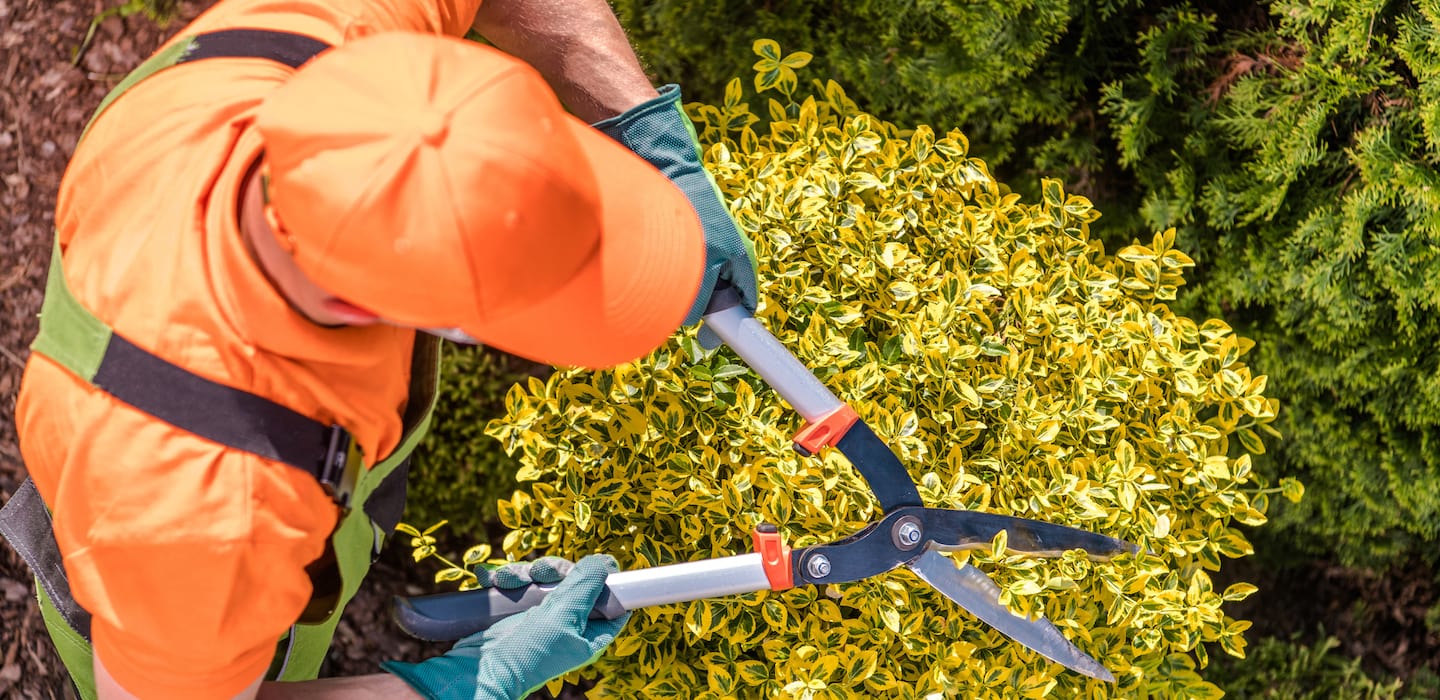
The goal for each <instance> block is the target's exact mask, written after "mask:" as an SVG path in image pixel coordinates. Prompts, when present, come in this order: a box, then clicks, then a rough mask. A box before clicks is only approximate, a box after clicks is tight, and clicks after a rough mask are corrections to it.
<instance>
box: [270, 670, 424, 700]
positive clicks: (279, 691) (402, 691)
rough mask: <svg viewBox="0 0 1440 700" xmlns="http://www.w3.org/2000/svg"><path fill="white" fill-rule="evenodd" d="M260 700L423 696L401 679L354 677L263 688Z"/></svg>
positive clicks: (407, 699)
mask: <svg viewBox="0 0 1440 700" xmlns="http://www.w3.org/2000/svg"><path fill="white" fill-rule="evenodd" d="M255 697H256V698H258V700H289V698H305V699H306V700H330V699H332V698H333V699H334V700H341V699H342V698H343V699H344V700H370V699H371V698H374V700H394V699H396V698H403V699H405V700H411V699H412V698H413V699H414V700H419V698H420V696H419V695H418V694H417V693H416V692H415V691H414V690H413V689H411V688H410V686H409V685H407V684H406V683H405V681H402V680H400V678H399V677H398V676H393V675H391V674H389V673H376V674H373V675H369V676H351V677H348V678H321V679H320V680H314V681H303V682H300V683H273V682H266V683H261V684H260V693H259V694H258V695H256V696H255Z"/></svg>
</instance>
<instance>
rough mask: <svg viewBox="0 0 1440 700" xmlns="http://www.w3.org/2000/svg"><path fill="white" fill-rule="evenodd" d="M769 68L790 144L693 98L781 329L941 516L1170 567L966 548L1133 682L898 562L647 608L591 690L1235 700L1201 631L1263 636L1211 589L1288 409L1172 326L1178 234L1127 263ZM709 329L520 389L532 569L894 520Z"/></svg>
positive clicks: (1063, 213)
mask: <svg viewBox="0 0 1440 700" xmlns="http://www.w3.org/2000/svg"><path fill="white" fill-rule="evenodd" d="M756 48H757V53H760V54H761V55H762V59H761V61H760V63H758V64H757V66H756V68H757V72H758V73H759V74H760V76H761V80H760V83H761V85H760V87H761V88H762V89H767V90H768V89H771V88H777V89H778V90H779V92H780V93H781V94H780V99H779V100H772V101H770V103H769V106H768V112H769V113H770V117H771V120H770V122H769V124H768V126H767V127H765V128H764V129H762V130H761V131H760V132H758V133H757V132H756V131H754V130H753V129H752V127H751V126H749V125H750V124H753V123H755V116H754V115H752V114H750V109H749V107H748V106H747V105H746V103H745V102H744V95H743V91H742V89H741V85H740V82H739V81H738V80H736V81H733V82H731V83H730V85H729V87H728V89H727V91H726V97H725V99H724V101H723V102H722V103H721V104H717V105H714V106H700V105H691V106H690V108H691V109H692V114H693V115H694V117H695V118H696V121H697V126H698V127H699V128H700V133H701V134H702V140H703V141H705V142H706V143H707V144H710V146H709V148H708V149H707V152H706V157H707V164H708V165H709V167H711V168H712V170H713V172H714V173H715V174H716V179H717V181H718V182H719V184H720V186H721V187H722V188H723V189H724V191H725V192H726V195H727V197H728V198H729V200H730V202H731V205H732V210H733V211H734V213H735V215H736V217H737V220H738V221H739V222H740V223H741V225H742V226H743V227H744V228H745V229H746V230H747V231H749V232H750V233H751V235H752V236H753V237H754V238H755V239H756V243H757V244H758V246H759V248H760V250H761V256H760V259H761V261H762V280H763V282H762V285H763V286H762V292H763V296H764V297H765V300H766V301H765V303H763V304H762V306H761V308H760V310H759V317H760V318H761V319H762V321H763V322H764V323H765V324H766V325H767V327H769V328H770V329H771V331H772V332H774V333H775V334H776V335H777V336H778V337H779V338H780V339H781V341H782V342H784V343H785V344H786V345H787V346H788V347H790V348H792V349H793V350H794V351H795V352H796V353H797V355H798V356H799V357H800V358H801V359H802V361H804V362H805V363H806V364H807V365H808V366H811V367H814V368H816V371H817V373H818V374H819V376H820V377H821V378H822V380H823V381H825V382H826V384H827V385H828V386H830V387H831V388H832V389H833V390H835V391H836V393H837V395H839V396H840V397H841V398H842V399H843V400H846V401H847V402H850V403H851V405H853V406H854V407H855V408H856V409H857V411H859V412H860V414H861V415H862V416H863V417H864V418H865V419H866V421H867V422H868V423H869V424H870V425H872V426H873V427H874V428H875V429H876V432H877V433H878V434H879V435H880V436H881V437H882V438H883V439H885V440H886V441H887V442H889V443H890V444H891V445H893V446H894V447H895V448H896V449H897V451H898V452H899V454H900V455H901V457H902V459H903V460H904V462H905V463H906V465H907V468H908V469H909V470H910V472H911V475H912V476H913V477H914V478H915V479H916V481H917V483H919V484H920V492H921V495H922V496H923V498H924V500H925V502H926V504H927V505H930V506H935V507H949V508H963V509H975V510H984V511H989V512H995V513H1006V514H1014V515H1020V516H1024V517H1033V518H1039V519H1044V520H1049V521H1052V522H1058V523H1065V524H1071V525H1075V526H1079V527H1085V528H1087V529H1093V530H1097V531H1101V532H1105V533H1107V534H1110V535H1113V536H1117V537H1122V538H1125V539H1128V540H1130V541H1133V542H1136V543H1138V544H1140V545H1142V546H1143V547H1145V548H1147V550H1148V551H1151V552H1154V554H1153V555H1148V554H1147V555H1141V556H1138V557H1124V558H1121V559H1119V560H1116V561H1113V562H1108V563H1101V564H1096V563H1092V562H1089V561H1088V560H1086V559H1085V558H1084V557H1083V556H1076V553H1071V554H1069V555H1066V556H1064V557H1060V558H1058V559H1054V560H1036V559H1027V558H1023V557H1018V556H1013V555H1009V554H1006V553H1005V552H1004V551H1003V546H1002V547H997V548H994V549H991V550H985V551H980V552H971V553H968V554H960V555H957V558H958V559H961V560H966V559H968V560H969V561H970V562H972V563H974V564H976V565H977V566H980V567H981V568H982V569H984V570H986V571H987V572H989V573H990V574H991V576H992V577H993V578H995V580H996V581H997V583H998V584H999V585H1000V586H1001V587H1002V589H1003V590H1004V599H1005V600H1006V601H1007V604H1008V605H1010V606H1011V607H1012V608H1013V609H1016V610H1017V611H1020V612H1025V613H1029V612H1035V611H1042V610H1043V611H1044V613H1045V614H1046V616H1047V617H1049V618H1050V619H1052V620H1054V621H1055V622H1056V624H1057V625H1058V626H1059V627H1060V628H1061V629H1062V630H1063V631H1064V632H1065V633H1066V634H1067V635H1068V636H1070V637H1071V638H1073V639H1074V640H1075V641H1076V642H1077V644H1079V645H1080V646H1081V647H1082V648H1083V649H1085V650H1086V651H1088V652H1089V653H1091V654H1092V655H1094V656H1096V657H1097V658H1100V659H1104V660H1105V661H1106V663H1107V664H1108V665H1109V666H1110V668H1111V669H1112V670H1113V671H1114V672H1115V675H1116V676H1117V678H1118V679H1119V684H1118V686H1115V687H1110V686H1108V685H1105V684H1103V683H1100V682H1098V681H1092V680H1090V679H1088V678H1085V677H1083V676H1079V675H1077V674H1073V673H1068V672H1064V671H1063V669H1061V668H1060V667H1059V666H1057V665H1054V664H1051V663H1049V662H1047V661H1045V660H1044V659H1042V658H1041V657H1039V656H1037V655H1035V654H1033V653H1031V652H1029V651H1028V650H1025V649H1024V648H1022V647H1020V646H1018V645H1016V644H1014V643H1012V642H1010V641H1009V640H1007V639H1005V638H1004V637H1002V636H1001V635H1000V634H999V633H998V632H996V631H994V630H993V629H990V628H989V627H987V626H985V625H983V624H981V623H978V622H977V621H975V620H974V619H973V618H970V617H968V616H966V615H963V614H961V613H960V612H959V611H958V610H956V609H955V608H954V607H953V605H952V604H951V603H949V602H948V601H947V600H945V599H944V598H943V597H941V596H940V595H938V594H937V593H935V592H934V591H933V590H931V589H929V588H928V587H927V586H924V585H920V584H917V581H916V580H915V579H914V578H912V577H910V575H909V574H907V573H904V572H900V573H893V574H888V575H885V576H881V577H878V578H875V579H873V580H868V581H863V582H858V583H853V584H846V585H838V586H830V587H826V588H823V589H817V588H810V587H805V588H800V589H796V590H791V591H787V592H783V593H770V592H760V593H754V594H748V595H744V596H735V597H731V598H726V599H720V600H708V601H697V602H694V603H690V604H683V605H670V606H662V607H656V608H650V609H646V610H643V611H640V612H638V613H637V614H636V616H635V619H634V620H633V621H632V623H631V624H630V625H629V627H628V628H627V632H626V633H625V634H624V635H623V636H622V638H621V639H619V640H617V642H616V644H615V646H614V647H613V648H612V651H611V653H610V655H609V656H607V657H606V658H605V659H602V660H601V661H600V662H599V664H598V665H597V666H596V667H594V671H593V672H594V673H597V674H598V675H599V682H598V685H597V686H596V688H595V690H594V691H592V695H594V696H597V697H638V696H642V695H643V696H646V697H685V698H692V697H702V698H707V697H709V698H713V697H767V696H768V697H797V698H799V697H805V698H809V697H817V698H818V697H833V698H846V697H896V698H911V697H921V696H925V695H927V694H929V693H944V694H947V695H958V696H964V697H1016V696H1026V697H1038V696H1040V695H1044V694H1047V693H1049V694H1053V695H1055V696H1060V697H1071V696H1076V695H1084V696H1088V697H1100V696H1109V695H1112V694H1113V695H1119V696H1125V697H1166V698H1171V697H1218V695H1219V690H1218V689H1217V688H1216V687H1215V686H1213V685H1211V684H1209V683H1206V682H1205V681H1203V680H1201V678H1200V677H1199V675H1198V672H1197V668H1200V667H1203V666H1204V665H1206V664H1207V663H1208V657H1207V655H1206V651H1205V647H1204V646H1203V645H1202V642H1217V643H1218V644H1219V645H1220V646H1221V648H1223V649H1224V650H1226V651H1227V652H1229V653H1232V654H1243V650H1244V644H1245V641H1244V638H1243V631H1244V630H1245V629H1246V628H1247V627H1248V626H1249V623H1247V622H1243V621H1237V620H1233V619H1230V618H1229V617H1228V616H1226V615H1225V614H1224V612H1223V611H1222V609H1221V606H1222V604H1223V602H1224V601H1226V600H1238V599H1241V598H1244V597H1245V596H1247V595H1248V594H1249V593H1250V592H1251V591H1253V590H1254V587H1253V586H1249V585H1247V584H1236V585H1233V586H1231V587H1230V588H1229V589H1227V590H1225V591H1217V590H1215V589H1214V588H1213V587H1212V584H1211V577H1210V572H1213V571H1216V570H1218V568H1219V567H1220V566H1221V563H1222V561H1223V560H1224V559H1225V558H1234V557H1240V556H1245V555H1247V554H1249V553H1250V552H1251V547H1250V545H1249V543H1248V542H1247V541H1246V539H1245V537H1244V536H1243V535H1241V534H1240V533H1239V532H1238V531H1237V530H1236V529H1235V527H1234V526H1235V525H1237V524H1240V523H1244V524H1250V525H1258V524H1260V523H1263V522H1264V520H1265V515H1264V512H1265V510H1266V508H1267V505H1268V501H1269V498H1270V496H1271V495H1272V494H1274V493H1277V492H1279V491H1281V489H1280V488H1267V487H1266V484H1265V483H1264V482H1263V481H1262V480H1261V479H1260V478H1259V477H1258V476H1257V475H1256V473H1255V472H1254V471H1253V470H1252V469H1251V463H1250V457H1249V454H1247V451H1254V450H1257V449H1259V448H1260V439H1261V438H1260V436H1261V433H1262V432H1263V431H1265V429H1266V428H1267V427H1268V423H1269V422H1271V420H1272V419H1273V416H1274V412H1275V410H1276V406H1275V402H1274V401H1273V400H1272V399H1268V398H1266V397H1265V396H1264V394H1263V391H1264V387H1265V381H1266V380H1265V378H1264V377H1260V376H1254V375H1252V373H1251V371H1250V370H1249V369H1248V368H1247V367H1246V366H1245V364H1244V362H1243V361H1242V357H1243V356H1244V355H1245V353H1246V352H1247V351H1248V350H1250V348H1251V343H1250V342H1249V341H1247V340H1245V339H1243V338H1239V337H1237V336H1236V335H1235V334H1233V333H1232V332H1231V330H1230V329H1229V327H1228V326H1226V325H1225V324H1224V323H1222V322H1220V321H1216V320H1210V321H1206V322H1204V323H1197V322H1194V321H1191V320H1189V319H1186V318H1183V317H1179V316H1176V315H1175V314H1174V313H1172V312H1171V311H1170V309H1169V308H1168V307H1167V306H1166V302H1167V300H1169V299H1172V298H1173V297H1174V296H1175V294H1176V291H1177V288H1178V287H1179V286H1180V285H1181V284H1183V278H1182V276H1181V272H1182V271H1183V270H1184V269H1185V268H1186V267H1188V266H1189V265H1190V260H1189V258H1187V257H1186V255H1185V254H1184V253H1181V252H1180V251H1178V250H1176V249H1174V247H1173V232H1169V231H1167V232H1163V233H1160V234H1157V235H1155V236H1154V237H1153V240H1152V241H1151V242H1150V244H1149V245H1139V244H1136V245H1131V246H1127V247H1126V248H1124V249H1122V250H1120V251H1118V252H1117V253H1116V254H1115V255H1109V254H1107V253H1106V252H1105V250H1104V248H1103V246H1102V245H1101V244H1100V243H1099V242H1098V241H1096V240H1095V239H1093V238H1092V237H1091V233H1090V224H1091V223H1092V222H1093V221H1094V220H1095V219H1096V218H1097V216H1098V213H1097V212H1096V211H1095V210H1094V209H1093V208H1092V207H1091V205H1090V203H1089V202H1088V201H1087V200H1085V199H1084V198H1083V197H1079V196H1075V195H1069V194H1066V193H1065V192H1064V191H1063V189H1062V187H1061V185H1060V184H1059V183H1058V182H1055V181H1048V182H1046V183H1045V185H1044V188H1043V195H1042V197H1041V198H1040V200H1039V201H1035V202H1027V201H1025V200H1024V199H1022V198H1021V197H1020V196H1018V195H1015V194H1012V193H1010V192H1009V191H1008V190H1007V189H1006V188H1005V187H1004V186H1003V185H1001V184H999V183H998V182H996V181H995V180H994V179H993V178H992V177H991V176H990V175H989V173H988V171H987V169H986V166H985V164H984V163H983V162H981V161H979V160H977V159H974V158H971V157H969V156H968V153H967V148H968V144H967V142H966V140H965V138H964V137H963V136H962V135H960V134H959V133H958V132H952V133H950V134H948V135H946V136H943V137H937V136H936V135H935V134H934V133H933V131H932V130H931V129H930V128H929V127H924V126H921V127H917V128H915V129H913V130H905V131H902V130H900V129H898V128H896V127H895V126H894V125H893V124H891V123H887V122H883V121H880V120H877V119H875V118H873V117H870V116H868V115H866V114H863V113H861V112H860V111H859V110H858V109H857V107H856V105H855V104H854V103H853V102H851V101H850V100H849V98H848V97H846V95H845V94H844V92H843V91H842V90H841V89H840V87H839V86H838V85H837V84H835V83H834V82H831V83H828V84H825V85H821V84H819V83H816V84H815V94H814V95H811V96H804V95H800V94H792V91H794V90H795V89H796V88H795V86H796V83H797V79H796V77H795V75H794V72H793V69H794V68H795V67H798V66H801V65H803V64H804V63H805V57H804V56H803V55H793V56H790V57H785V58H783V59H782V58H781V56H780V54H779V51H778V47H776V46H775V45H774V44H773V42H758V43H757V44H756ZM692 332H693V331H687V332H685V333H682V334H680V335H679V336H677V339H676V341H675V342H674V343H672V344H669V345H667V346H665V347H663V348H661V349H660V350H657V351H656V352H655V353H653V354H652V355H651V356H649V357H647V358H645V359H643V360H641V361H638V362H635V363H631V364H627V365H623V366H621V367H618V368H616V369H614V370H610V371H604V372H584V371H578V370H566V371H559V372H556V373H555V374H553V375H551V376H550V378H549V379H548V380H541V379H539V378H534V379H530V380H529V381H528V382H527V383H526V384H525V385H523V386H516V387H514V388H512V389H511V390H510V392H509V393H508V395H507V396H506V397H505V409H506V413H505V417H504V418H503V419H500V420H497V421H495V422H493V423H492V424H491V426H490V428H489V432H490V434H492V435H494V436H495V437H497V438H499V439H500V440H501V441H502V442H503V443H504V445H505V446H506V448H507V449H508V450H510V451H511V452H512V454H515V455H517V456H518V457H519V459H520V461H521V464H522V466H521V468H520V470H519V472H518V474H517V476H518V478H519V480H520V482H521V484H522V488H521V489H520V490H517V491H516V492H515V493H514V494H513V495H512V497H511V498H510V499H508V500H506V501H504V502H502V503H501V504H500V517H501V520H502V522H503V523H504V524H505V525H506V526H508V527H511V528H514V530H513V531H512V532H510V533H509V534H508V535H507V536H506V538H505V543H504V546H505V553H506V555H507V556H509V557H511V558H518V557H523V556H526V555H529V554H531V553H532V552H535V551H537V550H546V551H548V552H549V553H552V554H558V555H562V556H567V557H571V558H575V557H578V556H581V555H583V554H586V553H589V552H594V551H603V552H609V553H612V554H614V555H616V556H617V558H619V560H620V562H621V564H622V566H624V567H627V568H635V567H645V566H655V565H661V564H666V563H672V562H678V561H687V560H695V559H701V558H707V557H718V556H725V555H730V554H735V553H738V552H742V551H747V550H748V548H749V539H748V533H749V531H750V529H751V528H752V527H753V526H754V525H755V524H756V523H757V522H759V521H762V520H763V521H768V522H773V523H776V524H778V525H779V526H780V528H781V531H782V533H784V534H785V536H786V538H787V540H788V542H789V543H790V544H792V545H794V546H804V545H807V544H811V543H815V542H817V541H830V540H834V539H838V538H840V537H843V536H845V535H848V534H851V533H853V532H855V531H856V530H858V529H860V528H861V527H862V526H863V525H864V524H865V523H866V522H868V521H870V520H872V519H874V518H875V517H876V516H877V513H876V509H875V503H874V500H873V498H872V496H871V494H870V492H869V489H868V487H867V486H866V484H865V482H864V481H863V480H862V479H860V478H859V477H858V475H856V474H855V473H854V472H853V471H852V469H851V467H850V466H849V465H848V464H847V463H846V462H845V461H844V459H843V458H842V457H840V456H839V455H838V454H836V453H828V452H827V453H826V454H824V455H822V457H821V458H818V459H815V458H812V459H806V458H801V457H800V456H798V455H797V454H796V453H795V452H794V451H793V450H792V449H791V448H790V442H789V439H790V436H791V435H792V434H793V433H794V431H795V430H796V429H797V428H798V427H799V419H798V418H797V417H796V416H795V415H794V414H793V412H792V411H790V410H789V409H787V408H786V407H785V406H784V405H783V404H782V402H781V400H780V399H779V398H778V397H777V396H776V395H775V394H774V393H773V392H772V391H771V390H770V389H768V388H766V387H765V386H764V385H763V383H762V382H760V381H759V380H758V379H756V378H755V377H754V376H753V375H752V374H750V373H749V372H748V370H746V369H745V368H744V367H743V366H742V365H741V363H740V362H739V361H738V360H737V359H735V358H734V357H733V356H731V355H730V354H729V353H728V351H725V350H719V351H708V352H707V351H703V350H702V349H700V348H699V346H698V344H697V343H696V342H695V341H694V339H693V336H692V335H691V333H692ZM1285 490H1286V491H1287V493H1288V494H1289V495H1294V496H1298V491H1299V485H1298V484H1293V483H1286V484H1285ZM476 551H479V550H476ZM477 556H479V555H478V554H477ZM468 558H474V557H468ZM444 573H445V572H442V574H444ZM451 573H453V574H457V575H442V576H441V578H446V579H451V580H454V579H458V578H460V576H459V575H458V574H459V572H458V571H456V572H451ZM697 688H698V689H700V690H699V691H697V690H696V689H697Z"/></svg>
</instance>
